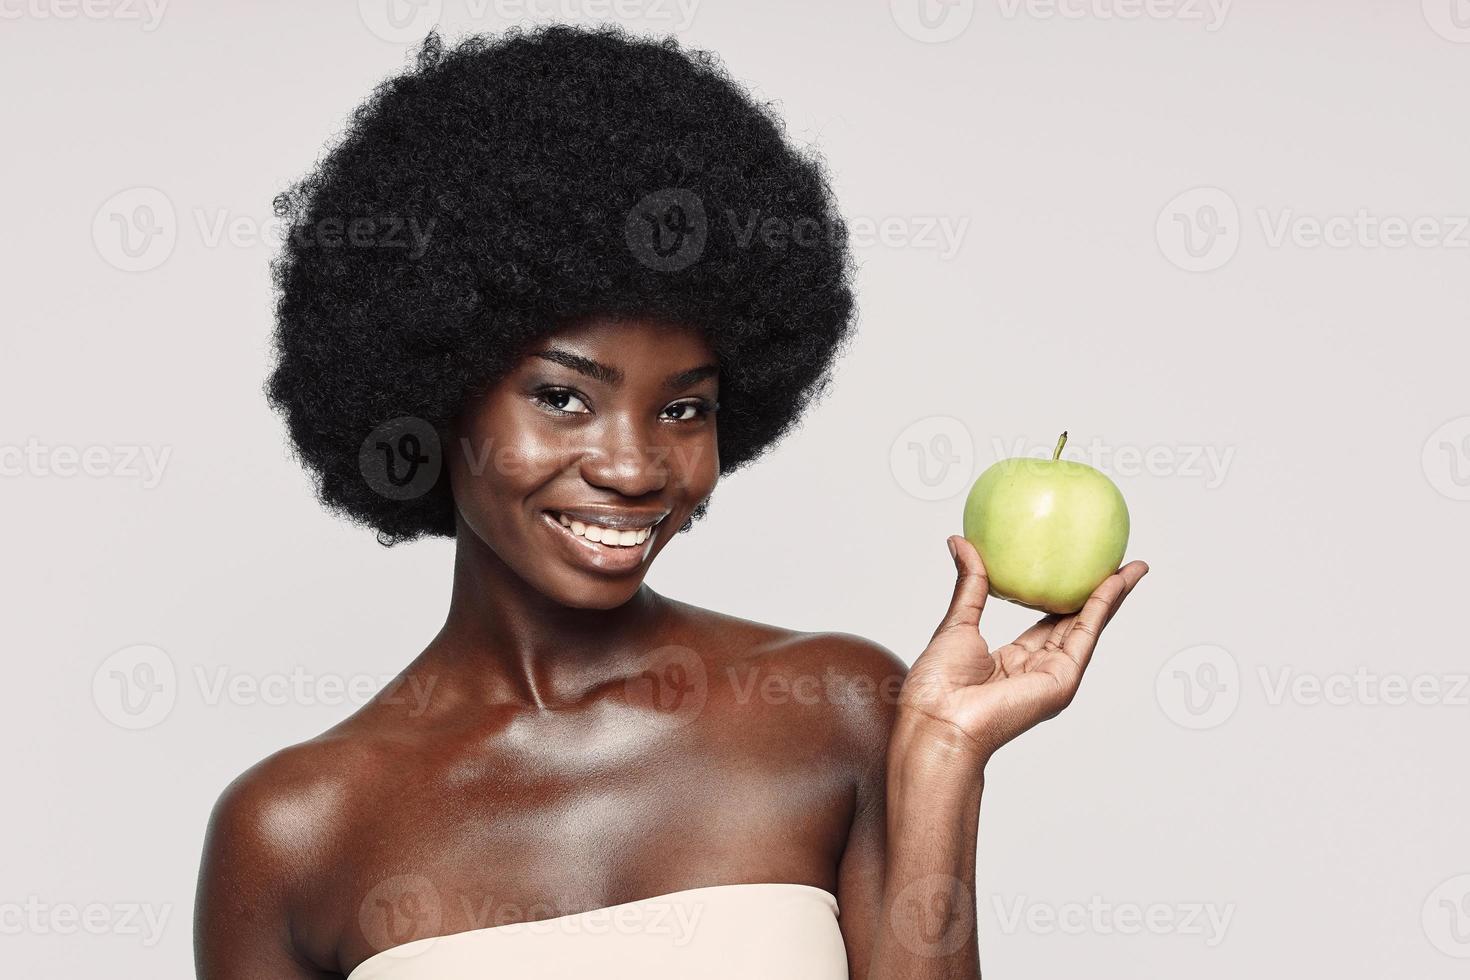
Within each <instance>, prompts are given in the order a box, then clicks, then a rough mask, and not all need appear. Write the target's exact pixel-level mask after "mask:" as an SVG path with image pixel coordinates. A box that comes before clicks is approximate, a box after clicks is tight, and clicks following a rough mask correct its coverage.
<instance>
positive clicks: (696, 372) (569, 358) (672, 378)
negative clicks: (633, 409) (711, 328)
mask: <svg viewBox="0 0 1470 980" xmlns="http://www.w3.org/2000/svg"><path fill="white" fill-rule="evenodd" d="M535 356H536V357H539V358H541V359H542V360H546V361H551V362H552V363H553V364H560V365H561V366H562V367H567V368H571V369H572V370H573V371H576V372H577V373H578V374H584V375H586V376H587V377H589V378H592V379H593V380H594V381H600V382H602V383H603V384H606V385H611V386H612V387H614V388H616V387H618V386H619V385H621V384H622V383H623V378H624V375H623V372H622V371H620V370H618V369H617V368H615V367H611V366H609V365H607V364H603V363H601V362H599V361H594V360H592V359H591V358H590V357H583V356H582V355H581V354H573V353H572V352H571V351H568V350H562V349H561V348H559V347H551V348H548V349H547V350H538V351H536V352H535ZM719 370H720V368H719V365H718V364H701V365H700V366H699V367H696V368H690V369H689V370H687V371H680V372H678V373H677V374H671V375H669V376H668V377H667V378H665V379H664V383H663V387H664V388H665V389H666V390H669V391H672V390H674V389H677V388H684V387H687V386H689V385H692V384H694V383H695V382H696V381H703V380H704V379H705V378H710V377H714V376H715V375H716V374H718V373H719Z"/></svg>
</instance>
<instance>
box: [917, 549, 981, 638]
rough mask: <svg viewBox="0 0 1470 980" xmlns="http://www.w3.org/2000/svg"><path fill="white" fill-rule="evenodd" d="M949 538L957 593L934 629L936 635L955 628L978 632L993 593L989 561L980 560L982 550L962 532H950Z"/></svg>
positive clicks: (955, 592)
mask: <svg viewBox="0 0 1470 980" xmlns="http://www.w3.org/2000/svg"><path fill="white" fill-rule="evenodd" d="M948 540H949V542H950V544H952V545H953V546H954V560H955V568H956V570H957V576H958V577H957V578H956V579H955V584H954V595H953V596H952V597H951V598H950V600H949V609H947V610H946V611H945V613H944V619H943V620H942V621H941V622H940V623H939V626H938V628H937V629H935V630H934V636H938V635H939V634H940V633H943V632H945V631H947V630H952V629H968V630H974V631H978V630H979V629H980V613H981V612H983V611H984V610H985V599H986V597H987V596H988V595H989V594H990V580H989V578H987V577H986V574H985V563H984V562H983V561H981V560H980V553H979V552H978V551H976V550H975V546H974V545H972V544H971V543H970V542H969V541H968V540H966V539H965V537H964V536H963V535H959V534H952V535H950V536H949V539H948ZM930 639H933V637H931V638H930Z"/></svg>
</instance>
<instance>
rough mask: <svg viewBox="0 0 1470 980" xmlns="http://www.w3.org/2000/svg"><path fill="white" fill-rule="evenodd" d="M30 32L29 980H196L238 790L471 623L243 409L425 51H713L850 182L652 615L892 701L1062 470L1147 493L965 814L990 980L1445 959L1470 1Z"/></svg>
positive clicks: (1460, 521) (302, 7)
mask: <svg viewBox="0 0 1470 980" xmlns="http://www.w3.org/2000/svg"><path fill="white" fill-rule="evenodd" d="M0 18H3V20H4V23H3V24H0V49H3V51H0V80H3V82H4V90H5V92H6V93H7V95H6V97H5V98H4V99H3V100H0V131H3V133H4V143H5V148H4V151H3V153H0V168H3V186H4V193H5V207H4V222H3V225H4V231H3V245H0V248H3V252H0V268H3V269H4V277H5V289H4V292H3V304H4V314H3V317H0V324H3V334H0V454H3V455H0V464H3V467H4V473H3V478H0V493H3V495H4V507H3V510H0V541H3V554H4V560H3V564H0V605H3V607H4V609H5V616H4V626H5V639H6V652H7V656H6V658H5V669H6V671H7V672H8V673H7V678H6V687H7V696H6V698H5V710H4V712H3V722H0V724H3V726H4V727H3V736H4V745H5V749H6V752H5V756H6V762H5V773H4V788H5V797H6V800H7V802H6V805H5V807H4V815H3V817H0V820H3V827H4V845H3V858H0V957H3V960H4V962H5V971H4V972H5V973H6V974H7V975H10V976H28V977H84V976H109V977H164V976H184V975H188V974H189V972H190V970H191V969H192V967H191V935H190V917H191V906H192V902H193V894H194V884H195V875H196V870H197V866H198V860H199V854H200V845H201V842H202V838H203V832H204V827H205V820H206V817H207V815H208V812H209V808H210V806H211V805H212V803H213V802H214V800H215V798H216V797H217V795H218V794H219V792H220V790H221V789H222V788H223V787H224V785H225V784H226V783H227V782H228V781H229V780H230V779H231V778H232V777H233V776H235V775H236V774H237V773H239V772H240V771H242V770H243V769H245V768H246V767H247V766H249V765H251V764H252V763H254V762H255V761H256V760H258V759H260V758H262V757H263V756H265V755H267V754H269V753H270V752H272V751H274V750H276V749H278V748H280V747H282V746H285V745H287V744H290V743H293V742H297V741H300V740H302V739H305V738H308V737H311V736H312V735H315V734H317V733H318V732H320V731H321V730H323V729H324V728H326V727H328V726H330V725H332V724H334V723H335V722H336V721H338V720H339V719H341V718H342V717H344V716H345V715H346V714H348V713H349V712H350V711H351V710H353V708H354V707H355V706H356V705H357V704H359V703H361V701H362V699H363V697H364V696H365V692H366V691H367V690H370V689H372V688H374V687H375V686H376V685H378V684H379V683H381V681H382V679H383V678H386V677H388V676H391V675H392V674H394V673H395V672H396V671H397V670H399V669H400V668H401V667H402V666H403V665H404V664H405V663H407V662H408V660H410V659H411V658H412V657H413V656H414V655H415V654H416V653H417V652H418V651H419V650H420V649H421V648H422V646H423V644H424V643H425V642H426V641H427V640H428V639H429V638H430V637H431V636H432V635H433V634H434V632H435V631H436V630H437V628H438V627H439V625H440V623H441V622H442V618H443V615H444V612H445V609H446V602H447V595H448V591H447V589H448V584H449V580H450V557H451V545H450V543H449V542H447V541H444V540H430V541H424V542H419V543H414V544H410V545H406V546H402V547H396V548H392V549H385V548H383V547H381V546H379V545H378V544H377V543H376V542H375V541H374V539H373V536H372V535H371V534H369V533H367V532H365V531H362V530H359V529H356V528H354V527H352V526H350V525H348V524H346V523H343V522H341V521H339V520H337V519H335V518H334V517H332V516H330V515H328V514H327V513H326V512H324V511H323V510H321V509H320V508H319V507H318V506H317V504H316V503H315V501H314V499H313V497H312V493H311V490H310V485H309V482H308V479H307V477H306V476H305V474H304V473H303V472H302V471H301V470H300V469H299V468H298V467H297V466H296V465H295V463H294V462H293V461H292V460H291V459H290V457H289V455H288V452H287V449H286V444H285V439H284V433H283V428H282V425H281V424H280V422H279V420H278V419H277V418H276V417H275V416H274V415H273V414H271V412H270V411H269V409H268V408H267V406H266V404H265V401H264V398H263V396H262V394H261V385H262V382H263V380H264V378H265V375H266V373H267V370H268V343H269V331H270V328H271V305H272V293H271V288H270V280H269V275H268V266H267V263H268V261H269V259H270V257H271V255H272V254H273V251H274V248H275V240H276V239H275V237H274V236H276V235H278V234H279V228H277V227H276V226H275V225H274V222H273V219H272V213H271V199H272V197H273V196H274V195H275V194H276V193H278V192H279V191H281V190H282V189H283V188H284V187H285V186H286V185H287V184H288V183H289V182H290V181H291V180H292V179H293V178H295V177H297V176H299V175H300V174H302V173H303V172H304V171H305V170H306V169H307V168H308V167H309V166H310V165H311V164H312V162H313V161H314V160H315V159H316V158H317V156H318V154H319V153H320V152H321V151H322V149H323V147H324V146H325V145H326V144H327V142H328V141H329V139H331V138H332V137H333V136H334V135H335V134H337V133H338V132H340V130H341V127H342V125H343V123H344V121H345V119H346V117H347V114H348V113H349V112H350V111H351V110H352V108H353V107H354V106H356V105H357V104H358V103H359V102H360V101H361V100H362V99H363V98H364V97H365V96H366V95H367V94H368V92H369V91H370V89H371V88H372V86H373V85H374V83H376V82H377V81H379V80H380V79H382V78H383V77H385V76H386V75H388V74H390V73H393V72H396V71H398V70H400V69H401V68H403V67H404V66H405V64H406V58H407V57H408V56H409V53H410V51H411V50H412V48H413V47H414V45H415V44H416V43H417V41H418V40H420V39H421V38H422V36H423V34H424V33H425V32H426V31H427V29H428V28H429V26H431V25H432V24H434V23H438V24H440V25H441V26H442V29H443V32H444V34H445V36H446V39H449V40H453V39H455V38H458V37H459V36H461V35H463V34H464V33H467V32H471V31H497V30H500V29H502V28H504V27H505V26H508V25H509V24H511V23H530V22H533V21H545V20H564V21H574V22H584V23H585V22H591V21H602V20H617V21H619V22H621V23H623V24H625V25H626V26H628V27H629V28H631V29H633V30H634V31H637V32H639V33H653V34H667V33H677V35H678V36H679V37H680V39H681V40H682V41H683V42H685V43H686V44H689V45H692V46H695V47H701V48H708V49H712V50H714V51H716V52H717V53H718V54H719V55H720V56H721V57H722V59H723V61H724V62H725V64H726V65H727V66H728V68H729V69H730V71H731V73H732V74H733V75H734V76H735V77H736V78H737V79H738V80H740V81H741V82H743V83H745V84H747V85H748V86H750V87H751V89H752V90H753V91H754V92H755V93H756V94H757V95H758V96H759V97H760V98H762V99H765V100H771V101H774V102H775V103H776V104H777V107H778V109H779V111H780V112H781V113H782V115H783V116H784V118H785V119H786V121H787V125H788V132H789V133H790V135H791V136H792V137H793V138H794V139H795V140H797V141H799V142H800V143H801V144H802V145H804V146H808V147H814V148H816V149H817V150H818V151H819V152H820V153H821V154H822V155H823V156H824V158H825V159H826V161H827V162H828V164H829V166H830V167H831V171H832V175H833V181H834V184H835V189H836V191H837V194H838V199H839V202H840V205H841V208H842V212H843V214H844V215H845V216H846V217H847V219H848V220H849V222H850V224H851V227H852V232H853V237H854V244H855V246H856V252H857V257H858V260H859V262H860V266H861V269H860V273H859V276H858V288H859V299H860V322H859V332H858V335H857V340H856V342H855V344H854V346H853V347H852V349H851V351H850V353H849V355H848V356H847V357H846V358H845V359H844V360H843V361H842V362H841V363H840V365H839V367H838V370H837V373H836V376H835V382H834V385H833V387H832V389H831V391H830V393H829V395H828V396H827V397H826V398H824V399H822V400H820V401H819V402H818V403H817V404H815V405H813V406H812V407H811V409H810V411H809V414H808V417H807V418H806V421H805V423H804V425H803V426H802V428H801V429H800V430H799V431H797V432H796V433H794V434H793V435H792V436H790V437H789V438H788V439H787V440H785V441H784V442H783V443H781V444H780V446H779V448H777V449H776V450H775V451H774V452H773V453H772V454H771V455H769V456H768V457H767V458H766V459H765V460H763V461H761V462H759V463H757V464H756V465H754V466H753V467H751V468H750V469H749V470H747V471H745V472H743V473H740V474H737V475H736V476H734V477H731V478H730V479H728V480H726V481H725V482H723V483H722V484H721V485H720V486H719V487H718V488H717V489H716V491H715V495H714V499H713V502H712V507H711V511H710V514H709V517H708V519H707V520H705V521H704V522H703V523H701V524H699V525H698V526H697V528H696V530H695V531H694V532H693V533H691V534H688V535H683V536H680V537H678V538H677V539H676V540H675V541H674V542H673V543H672V544H670V546H669V547H668V548H667V549H666V550H665V551H664V553H663V554H662V555H661V556H660V558H659V559H658V560H657V561H656V563H655V565H654V567H653V569H652V571H651V574H650V575H649V582H650V583H651V584H652V585H653V587H654V588H656V589H658V590H659V591H661V592H664V593H666V594H668V595H671V596H674V597H677V598H679V599H682V600H685V601H688V602H691V603H695V604H698V605H701V606H706V607H709V608H713V609H716V610H720V611H723V612H728V613H732V614H735V615H739V616H743V617H747V618H751V619H756V620H760V621H764V622H768V623H775V624H779V625H783V626H788V627H793V628H799V629H803V630H837V631H843V632H850V633H856V634H859V635H863V636H867V637H871V638H873V639H875V640H877V641H879V642H881V643H883V644H885V645H887V646H888V647H890V648H891V649H893V650H895V651H897V652H898V653H899V654H900V655H901V656H903V657H904V658H905V659H906V660H907V661H909V662H912V661H913V659H914V658H915V657H917V656H918V654H919V653H920V651H921V650H922V649H923V647H924V644H925V642H926V641H927V639H928V637H929V635H930V633H931V632H932V630H933V628H934V626H935V625H936V624H937V623H938V620H939V617H940V615H941V614H942V612H943V610H944V608H945V605H946V603H947V602H948V600H949V596H950V592H951V588H952V584H953V568H952V565H951V563H950V559H949V556H948V554H947V553H946V551H945V548H944V538H945V536H946V535H948V534H951V533H956V532H958V531H959V530H960V514H961V507H962V504H963V501H964V496H965V492H966V491H967V489H968V487H969V485H970V483H971V482H972V481H973V479H974V478H975V477H976V476H977V475H978V474H979V473H980V472H981V471H982V470H983V469H984V468H985V467H986V466H988V465H989V464H990V463H991V462H993V461H994V460H996V459H998V458H1001V457H1004V456H1010V455H1016V454H1018V453H1029V454H1033V455H1040V454H1043V453H1045V452H1048V451H1049V450H1050V447H1051V445H1052V443H1053V442H1054V441H1055V439H1056V436H1057V434H1058V433H1059V432H1060V431H1061V430H1062V429H1067V430H1069V431H1070V433H1071V442H1070V443H1069V448H1068V457H1069V458H1074V459H1080V460H1083V461H1087V462H1091V463H1093V465H1096V466H1098V467H1099V468H1100V469H1102V470H1103V471H1104V472H1107V473H1108V474H1110V475H1111V476H1112V477H1113V478H1114V479H1115V480H1116V481H1117V483H1118V484H1119V486H1120V487H1121V488H1122V490H1123V492H1124V494H1125V495H1126V497H1127V500H1128V503H1129V505H1130V508H1131V511H1132V515H1133V534H1132V540H1131V541H1130V543H1129V547H1128V554H1129V557H1135V558H1144V559H1146V560H1147V561H1149V562H1150V564H1151V565H1152V568H1153V572H1152V574H1151V575H1150V576H1149V578H1148V579H1147V581H1145V582H1144V584H1143V586H1142V587H1141V588H1140V589H1139V590H1138V592H1137V593H1135V594H1134V596H1133V598H1132V599H1131V600H1130V601H1129V602H1128V604H1127V606H1126V608H1125V609H1124V610H1123V612H1122V613H1121V614H1120V615H1119V617H1118V618H1117V619H1116V620H1115V621H1114V622H1113V624H1112V626H1111V627H1110V628H1109V630H1108V632H1107V633H1106V635H1105V636H1104V638H1103V642H1102V644H1101V646H1100V648H1099V651H1098V654H1097V656H1096V658H1095V659H1094V661H1093V665H1092V668H1091V670H1090V671H1089V673H1088V676H1087V678H1086V680H1085V682H1084V683H1083V686H1082V690H1081V692H1080V694H1079V696H1078V698H1077V700H1076V702H1075V703H1074V704H1073V706H1072V707H1071V708H1070V709H1069V710H1068V711H1066V712H1065V713H1064V714H1063V715H1062V716H1060V717H1059V718H1057V719H1056V720H1054V721H1051V722H1048V723H1046V724H1044V725H1042V726H1041V727H1040V728H1038V729H1036V730H1035V731H1033V732H1031V733H1029V734H1027V735H1025V736H1024V737H1023V738H1022V739H1020V740H1019V741H1018V742H1016V743H1014V744H1012V745H1010V746H1008V747H1007V748H1005V749H1004V750H1002V752H1001V753H1000V755H999V756H998V757H997V758H996V759H995V760H994V762H993V765H992V767H991V769H990V771H989V774H988V781H987V791H986V797H985V803H984V808H983V812H982V816H981V828H980V839H981V844H980V849H979V872H978V885H979V889H978V896H977V900H978V902H979V923H980V946H981V955H982V961H983V963H984V965H985V967H986V972H987V975H988V976H994V977H1017V978H1019V977H1030V978H1054V977H1063V976H1077V975H1084V974H1085V975H1088V976H1106V977H1130V978H1137V977H1159V978H1164V977H1179V976H1189V977H1194V978H1198V980H1205V978H1216V977H1220V978H1223V977H1240V976H1261V975H1265V976H1274V975H1286V974H1288V973H1290V974H1295V973H1300V972H1302V971H1303V970H1310V972H1311V973H1313V974H1314V975H1324V976H1339V977H1380V976H1405V977H1409V976H1411V977H1415V978H1419V980H1432V978H1440V977H1446V978H1447V977H1459V976H1463V975H1464V973H1465V970H1466V968H1467V966H1470V837H1467V835H1466V834H1465V832H1464V824H1465V814H1466V812H1467V808H1470V790H1467V786H1466V784H1467V778H1466V767H1465V746H1466V734H1467V730H1470V728H1467V722H1470V688H1467V686H1466V682H1465V678H1466V673H1467V671H1470V666H1467V662H1466V652H1467V647H1466V639H1465V628H1464V623H1465V620H1464V614H1465V585H1466V575H1465V571H1464V565H1465V556H1466V553H1467V550H1470V520H1467V518H1470V391H1467V386H1466V383H1465V377H1466V375H1465V371H1466V363H1467V358H1470V339H1467V336H1470V334H1467V330H1466V326H1467V322H1466V319H1467V318H1466V297H1467V289H1466V286H1467V270H1470V228H1467V224H1470V217H1467V216H1470V197H1467V195H1466V186H1467V185H1466V179H1465V175H1466V174H1467V173H1470V127H1467V126H1466V125H1465V94H1466V91H1467V88H1470V86H1467V82H1470V7H1467V5H1466V4H1465V3H1464V2H1459V3H1458V5H1457V3H1456V0H1426V2H1425V3H1424V4H1422V5H1421V4H1420V3H1419V2H1418V0H1403V2H1399V3H1383V2H1369V0H1296V2H1293V3H1290V4H1287V3H1281V2H1269V0H1236V2H1234V3H1221V2H1216V3H1213V4H1212V3H1210V2H1208V0H1147V2H1145V0H950V2H947V3H939V2H937V0H932V2H931V0H925V2H924V4H922V5H921V4H920V3H919V2H918V0H894V2H893V3H892V4H889V3H885V2H882V0H875V2H869V3H863V4H858V3H851V2H846V3H838V2H836V0H826V2H811V3H791V2H784V0H783V2H772V0H755V2H753V0H738V2H737V0H683V3H682V4H679V3H675V2H674V0H618V2H617V3H616V4H614V3H612V2H611V0H605V2H600V0H502V2H500V3H495V2H490V0H474V2H470V0H443V2H442V3H441V2H439V0H427V2H423V3H420V4H419V5H417V6H414V5H411V4H406V3H404V4H399V5H394V4H393V3H390V0H363V2H362V3H357V2H355V0H332V2H317V3H312V4H301V3H287V2H284V0H275V2H257V3H252V4H249V5H243V4H240V5H235V6H234V7H233V8H231V7H229V6H227V5H224V4H206V3H202V2H189V0H175V2H166V0H154V2H153V3H151V4H150V3H147V2H145V0H127V2H124V0H95V2H89V3H83V2H81V0H0ZM1031 618H1032V617H1031V615H1030V614H1029V613H1027V612H1026V611H1025V610H1023V609H1020V608H1018V607H1015V606H1011V605H1009V604H1007V603H1004V602H1000V601H992V603H991V605H990V607H989V608H988V609H987V611H986V615H985V622H984V632H985V633H986V635H987V636H988V637H989V638H990V639H991V640H992V642H998V641H1001V640H1005V639H1009V638H1010V637H1012V636H1014V635H1015V633H1016V632H1018V631H1019V630H1020V629H1021V628H1022V627H1023V626H1024V625H1025V624H1027V623H1028V622H1029V621H1030V620H1031ZM730 805H731V806H739V805H740V801H739V800H734V799H732V800H731V801H730ZM671 819H677V813H676V812H675V813H672V814H671Z"/></svg>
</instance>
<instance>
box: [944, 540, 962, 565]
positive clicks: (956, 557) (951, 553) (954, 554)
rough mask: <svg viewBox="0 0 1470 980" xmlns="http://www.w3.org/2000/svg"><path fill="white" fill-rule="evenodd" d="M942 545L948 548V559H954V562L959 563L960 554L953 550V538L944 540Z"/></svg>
mask: <svg viewBox="0 0 1470 980" xmlns="http://www.w3.org/2000/svg"><path fill="white" fill-rule="evenodd" d="M944 543H945V544H947V545H948V546H949V557H950V558H952V559H954V560H955V561H959V560H960V553H959V552H958V551H956V550H955V546H954V538H945V539H944Z"/></svg>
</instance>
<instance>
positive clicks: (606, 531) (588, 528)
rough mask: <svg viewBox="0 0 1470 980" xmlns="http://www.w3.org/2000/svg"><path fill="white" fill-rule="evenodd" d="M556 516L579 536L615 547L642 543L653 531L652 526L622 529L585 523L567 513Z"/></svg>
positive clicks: (563, 525) (563, 524) (564, 525)
mask: <svg viewBox="0 0 1470 980" xmlns="http://www.w3.org/2000/svg"><path fill="white" fill-rule="evenodd" d="M556 517H557V520H559V521H561V524H562V527H565V528H569V529H570V530H571V532H572V533H573V534H575V535H577V536H578V537H580V538H586V539H587V540H588V541H596V542H598V543H599V544H605V545H609V546H611V547H615V548H631V547H633V546H634V545H640V544H642V543H643V542H645V541H647V540H648V536H649V535H650V534H652V533H653V528H652V527H644V528H638V529H637V530H627V531H620V530H617V529H615V528H610V527H601V526H599V525H597V524H583V523H582V522H581V521H577V520H572V519H571V518H569V517H567V516H566V515H565V514H557V515H556Z"/></svg>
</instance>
